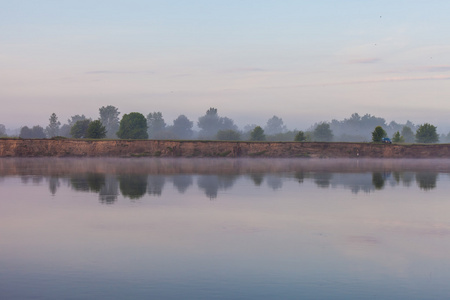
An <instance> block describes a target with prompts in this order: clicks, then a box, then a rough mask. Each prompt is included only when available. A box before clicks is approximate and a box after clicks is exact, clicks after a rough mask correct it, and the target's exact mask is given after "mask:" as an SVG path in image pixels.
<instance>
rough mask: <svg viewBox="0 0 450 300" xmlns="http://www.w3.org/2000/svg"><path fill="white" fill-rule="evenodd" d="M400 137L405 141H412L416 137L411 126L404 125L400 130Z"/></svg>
mask: <svg viewBox="0 0 450 300" xmlns="http://www.w3.org/2000/svg"><path fill="white" fill-rule="evenodd" d="M401 135H402V137H403V138H404V139H405V143H414V141H415V140H416V137H415V135H414V132H413V131H412V130H411V127H408V126H404V127H403V129H402V132H401Z"/></svg>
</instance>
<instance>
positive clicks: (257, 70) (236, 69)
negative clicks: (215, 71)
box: [225, 68, 270, 73]
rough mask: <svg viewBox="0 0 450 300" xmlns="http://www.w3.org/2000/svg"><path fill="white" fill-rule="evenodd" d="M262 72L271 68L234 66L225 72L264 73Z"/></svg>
mask: <svg viewBox="0 0 450 300" xmlns="http://www.w3.org/2000/svg"><path fill="white" fill-rule="evenodd" d="M262 72H270V70H268V69H263V68H234V69H228V70H225V73H262Z"/></svg>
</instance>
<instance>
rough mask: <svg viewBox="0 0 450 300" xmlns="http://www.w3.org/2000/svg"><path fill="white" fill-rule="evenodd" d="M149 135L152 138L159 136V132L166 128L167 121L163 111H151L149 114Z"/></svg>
mask: <svg viewBox="0 0 450 300" xmlns="http://www.w3.org/2000/svg"><path fill="white" fill-rule="evenodd" d="M147 126H148V136H149V138H151V139H155V138H157V137H158V135H159V133H160V132H162V131H163V130H164V129H165V128H166V122H164V118H163V115H162V113H161V112H154V113H149V114H148V115H147Z"/></svg>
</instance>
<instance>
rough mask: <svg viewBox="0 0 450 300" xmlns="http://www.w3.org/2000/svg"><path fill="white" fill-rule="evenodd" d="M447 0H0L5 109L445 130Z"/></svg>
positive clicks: (0, 115) (2, 116) (39, 117)
mask: <svg viewBox="0 0 450 300" xmlns="http://www.w3.org/2000/svg"><path fill="white" fill-rule="evenodd" d="M449 11H450V1H445V0H442V1H436V0H423V1H419V0H408V1H402V0H396V1H383V0H380V1H376V0H373V1H360V0H348V1H346V0H343V1H331V0H330V1H325V0H322V1H321V0H318V1H301V0H283V1H275V0H272V1H270V0H238V1H236V0H226V1H225V0H189V1H187V0H184V1H176V0H161V1H152V0H123V1H119V0H95V1H92V0H89V1H86V0H28V1H26V0H14V1H10V0H0V103H1V110H0V123H1V124H4V125H5V126H6V127H8V128H18V127H20V126H24V125H27V126H34V125H41V126H46V125H47V124H48V119H49V117H50V115H51V114H52V113H53V112H54V113H56V114H57V116H58V117H59V120H60V121H61V123H65V122H66V121H67V119H68V118H69V117H70V116H72V115H75V114H84V115H86V116H87V117H91V118H93V119H96V118H98V109H99V108H100V107H102V106H106V105H114V106H116V107H117V108H118V109H119V111H120V112H121V116H122V115H123V114H126V113H130V112H140V113H142V114H144V115H147V114H148V113H150V112H154V111H160V112H162V113H163V116H164V118H165V120H166V123H168V124H171V123H172V121H173V120H174V119H175V118H176V117H177V116H178V115H180V114H185V115H186V116H187V117H188V118H189V119H191V120H192V121H194V122H195V123H196V121H197V119H198V117H200V116H202V115H204V114H205V112H206V110H207V109H208V108H210V107H215V108H217V109H218V113H219V115H220V116H226V117H229V118H232V119H234V120H235V122H236V123H237V124H238V125H239V126H241V127H243V126H245V125H246V124H257V125H265V123H266V122H267V120H268V119H269V118H271V117H272V116H273V115H276V116H278V117H281V118H282V119H283V120H284V122H285V124H286V125H287V126H288V128H290V129H294V128H297V129H299V130H304V129H307V128H308V127H309V126H310V125H312V124H314V123H316V122H319V121H331V120H332V119H337V120H343V119H344V118H348V117H350V116H351V114H352V113H355V112H356V113H359V114H360V115H363V114H366V113H369V114H371V115H375V116H377V117H383V118H385V119H386V120H387V121H388V122H390V121H392V120H395V121H397V122H399V123H404V122H406V121H407V120H410V121H412V122H413V123H415V124H423V123H426V122H427V123H431V124H434V125H436V126H437V127H438V132H441V133H443V132H445V133H447V132H448V131H449V130H450V118H449V117H448V116H449V112H450V99H449V95H450V40H449V38H448V37H449V36H450V18H448V12H449Z"/></svg>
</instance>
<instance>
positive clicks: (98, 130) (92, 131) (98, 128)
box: [86, 120, 106, 139]
mask: <svg viewBox="0 0 450 300" xmlns="http://www.w3.org/2000/svg"><path fill="white" fill-rule="evenodd" d="M86 137H87V138H88V139H103V138H104V137H106V127H105V126H103V125H102V122H101V121H100V120H95V121H92V122H91V123H89V126H88V128H87V133H86Z"/></svg>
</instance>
